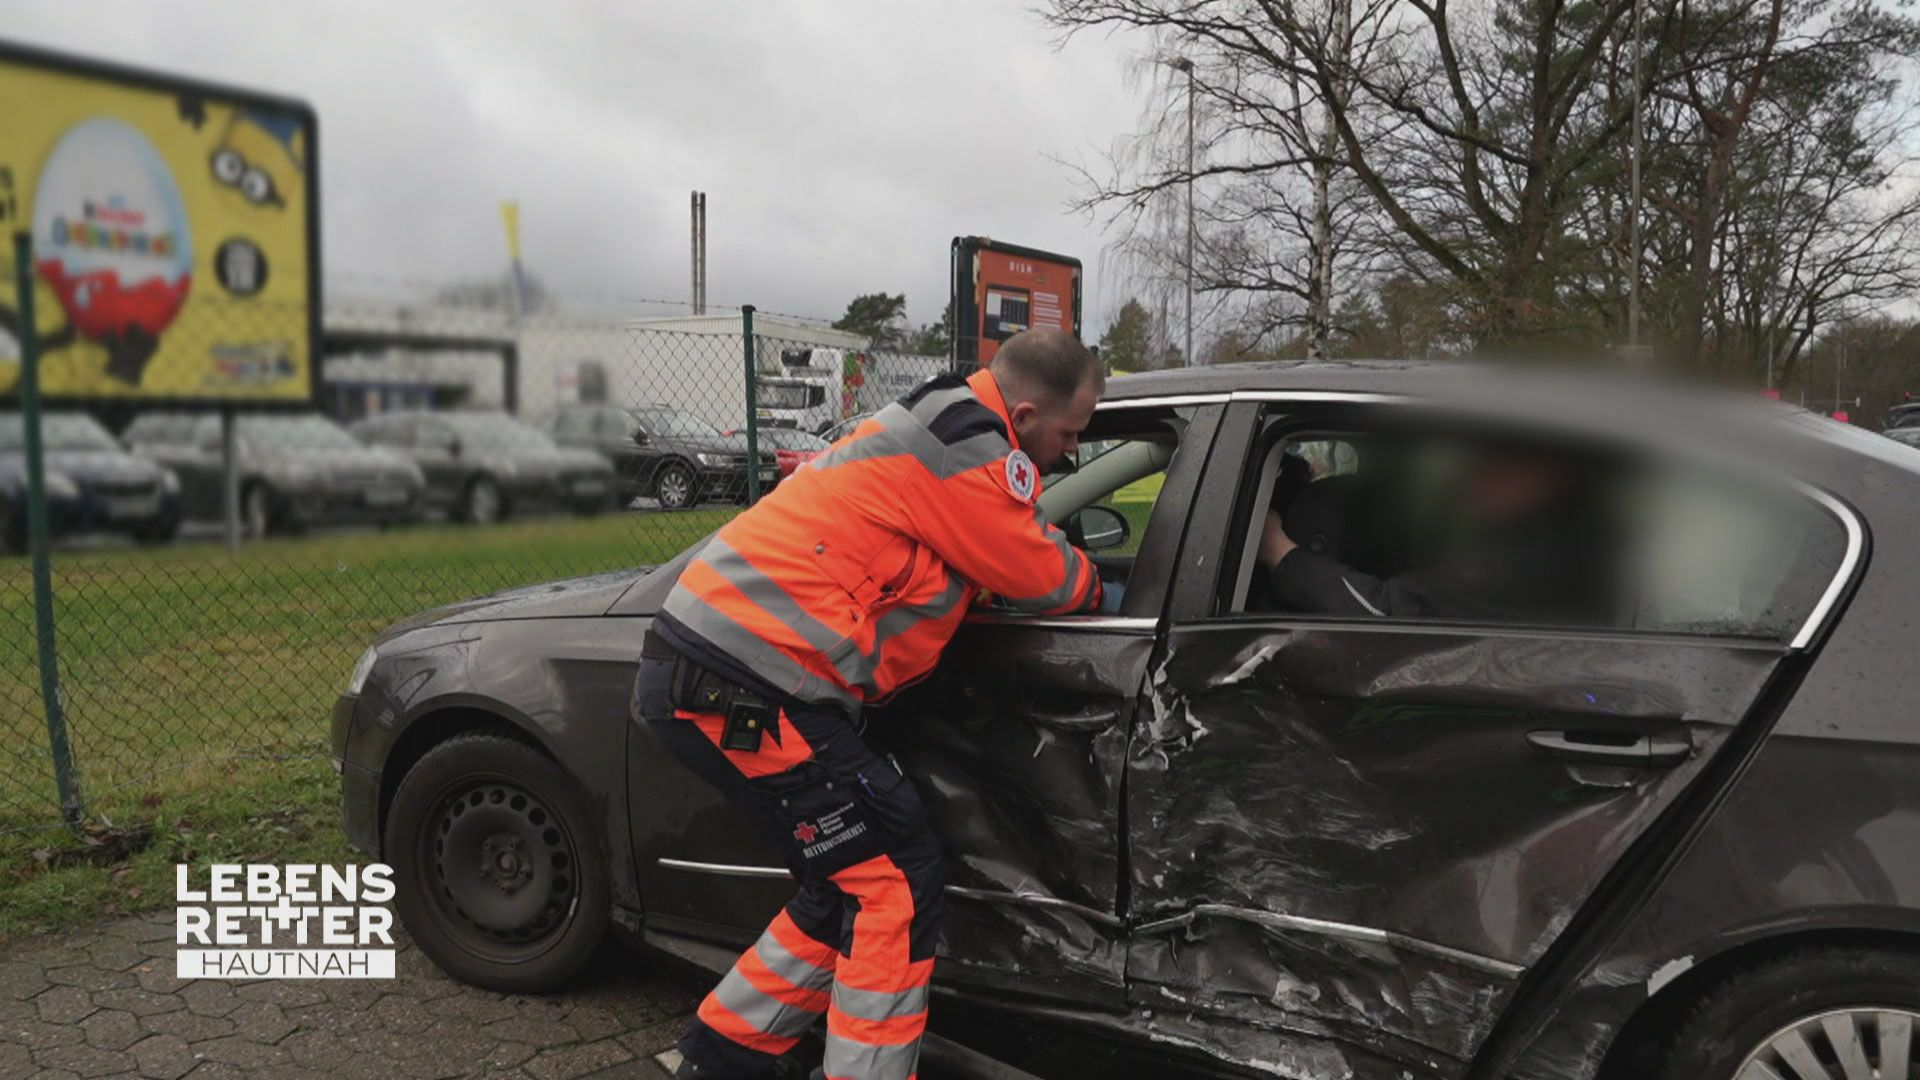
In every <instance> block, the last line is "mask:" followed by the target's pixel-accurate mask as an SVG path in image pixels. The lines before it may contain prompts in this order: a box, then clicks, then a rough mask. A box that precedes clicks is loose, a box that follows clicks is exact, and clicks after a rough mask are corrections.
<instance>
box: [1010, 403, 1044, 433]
mask: <svg viewBox="0 0 1920 1080" xmlns="http://www.w3.org/2000/svg"><path fill="white" fill-rule="evenodd" d="M1039 411H1040V407H1039V406H1038V405H1035V404H1034V403H1033V402H1031V401H1022V402H1018V403H1016V404H1015V405H1014V406H1013V408H1011V409H1008V410H1007V419H1008V420H1009V421H1011V422H1012V424H1013V426H1014V427H1023V426H1025V425H1026V424H1027V423H1029V422H1031V421H1032V420H1033V414H1034V413H1037V412H1039Z"/></svg>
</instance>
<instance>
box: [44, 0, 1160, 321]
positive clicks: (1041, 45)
mask: <svg viewBox="0 0 1920 1080" xmlns="http://www.w3.org/2000/svg"><path fill="white" fill-rule="evenodd" d="M536 12H537V13H536ZM8 22H9V31H8V32H9V34H10V35H12V36H15V37H17V38H18V39H21V40H25V41H29V42H32V43H35V44H41V45H45V46H48V47H52V48H58V49H63V50H68V51H73V52H83V53H87V54H90V55H95V56H101V57H105V58H109V59H114V60H120V61H123V62H127V63H132V64H137V65H141V66H146V67H154V68H160V69H164V70H168V71H172V72H178V73H181V74H188V75H193V76H197V77H200V78H204V79H209V80H213V81H219V82H229V83H236V84H240V85H246V86H253V87H258V88H261V89H267V90H273V91H276V92H281V93H286V94H291V95H294V96H298V97H302V98H305V99H306V100H308V101H310V102H311V103H312V104H313V105H314V107H315V108H316V109H317V110H318V112H319V114H320V123H321V169H322V176H321V189H322V194H323V200H324V202H323V219H324V251H325V257H326V266H327V269H328V272H329V274H330V275H334V274H377V275H383V276H389V277H396V278H419V279H430V280H436V281H437V280H450V279H454V278H460V277H471V276H473V275H474V274H476V273H478V272H488V271H491V270H493V269H494V268H498V267H501V266H503V264H504V261H505V244H504V241H503V239H502V234H501V227H500V221H499V213H498V203H499V200H500V199H501V198H505V197H513V198H517V199H519V201H520V203H521V220H522V233H523V237H524V245H525V252H526V258H527V261H528V263H529V265H530V266H531V267H532V268H533V269H534V270H535V271H536V272H537V273H538V274H539V275H540V276H541V277H543V278H544V279H545V280H547V281H548V282H549V283H550V284H552V285H553V286H554V287H556V288H558V289H560V290H562V291H573V292H581V291H586V292H596V293H604V294H612V295H621V296H643V297H658V298H665V299H681V298H684V297H685V296H686V295H687V290H688V285H687V269H686V264H687V192H688V191H689V190H690V189H693V188H699V189H701V190H704V191H706V192H707V193H708V204H709V211H708V213H709V219H710V221H709V239H708V261H709V279H710V287H709V293H710V296H711V299H712V300H713V301H714V302H716V303H728V304H738V303H743V302H751V303H755V304H758V305H760V306H762V307H764V308H767V309H771V310H779V311H789V312H795V313H801V314H809V315H823V316H832V315H837V314H838V313H839V311H840V310H841V308H842V307H843V306H844V305H845V303H846V300H847V299H848V298H849V297H850V296H852V295H853V294H854V293H856V292H868V291H874V290H878V289H886V290H888V291H901V290H904V291H905V292H906V293H907V296H908V300H909V314H910V316H911V318H912V319H913V320H914V321H915V322H924V321H928V320H931V319H933V318H935V317H937V316H938V314H939V312H940V308H941V305H942V304H943V303H944V302H945V299H946V294H947V266H946V258H947V244H948V241H949V240H950V239H951V238H952V237H953V236H954V235H955V234H957V233H974V232H977V233H984V234H987V235H992V236H996V237H1001V238H1005V239H1009V240H1015V241H1018V242H1021V243H1026V244H1029V245H1032V246H1035V247H1042V248H1051V249H1055V250H1060V251H1064V252H1068V253H1072V254H1076V255H1078V256H1080V257H1081V258H1082V259H1083V260H1084V261H1085V262H1086V265H1087V267H1088V270H1089V275H1090V278H1091V279H1092V280H1091V281H1090V283H1089V284H1090V289H1089V292H1088V303H1087V321H1088V327H1089V330H1092V329H1093V328H1094V327H1096V326H1098V325H1100V324H1101V323H1103V322H1104V315H1105V311H1104V308H1105V307H1106V306H1107V305H1108V303H1109V301H1110V296H1111V295H1112V293H1113V290H1112V289H1111V288H1110V287H1108V288H1103V285H1104V283H1103V282H1101V281H1100V280H1099V253H1100V246H1101V243H1102V236H1101V233H1100V231H1099V228H1098V225H1097V223H1089V222H1087V221H1085V220H1083V219H1082V218H1080V217H1078V216H1075V215H1072V214H1069V213H1068V212H1067V210H1066V204H1067V202H1068V200H1069V199H1070V198H1071V197H1072V195H1073V193H1074V189H1073V185H1072V179H1071V177H1070V176H1069V174H1068V172H1067V170H1065V169H1063V168H1062V167H1061V166H1059V165H1057V164H1056V163H1054V162H1053V161H1052V160H1050V157H1049V156H1050V155H1065V156H1069V157H1079V156H1083V155H1090V154H1094V153H1097V152H1098V151H1099V150H1100V149H1102V148H1104V147H1106V146H1107V145H1109V143H1110V142H1111V141H1112V140H1113V139H1114V138H1115V137H1116V136H1118V135H1120V134H1122V133H1123V132H1125V131H1127V130H1130V129H1131V128H1132V127H1133V125H1134V124H1135V123H1136V121H1137V119H1138V112H1139V103H1138V98H1137V96H1136V94H1135V91H1134V89H1133V88H1132V87H1130V86H1129V85H1127V84H1126V83H1125V82H1124V80H1123V76H1122V61H1123V58H1124V55H1125V51H1126V43H1124V42H1120V41H1111V40H1100V39H1097V38H1087V39H1082V40H1076V41H1075V42H1073V43H1072V44H1071V45H1069V46H1068V47H1066V48H1064V49H1060V50H1058V51H1056V49H1055V47H1054V44H1053V42H1052V41H1051V39H1050V38H1049V36H1048V33H1047V31H1046V30H1045V29H1044V28H1043V27H1041V26H1040V24H1039V23H1038V21H1037V20H1036V19H1035V18H1034V17H1033V15H1032V14H1031V13H1030V11H1029V10H1027V9H1026V8H1024V7H1021V6H1016V5H1013V4H1007V3H998V2H995V3H967V4H950V3H937V2H915V3H907V2H902V0H834V2H831V3H829V2H817V3H815V2H799V0H795V2H789V3H781V4H774V3H753V2H746V0H686V2H678V3H671V4H668V3H637V2H636V3H616V2H612V0H607V2H602V3H585V2H575V3H545V4H540V5H520V4H513V5H509V4H504V3H498V2H484V3H465V4H454V3H414V2H396V0H388V2H385V3H372V2H364V0H355V2H339V3H336V2H329V3H326V4H275V3H261V2H259V0H252V2H249V3H238V2H226V0H222V2H202V3H194V4H164V5H161V4H151V3H144V2H140V0H129V2H122V3H89V4H84V5H81V4H54V3H48V4H39V5H16V6H15V7H14V8H13V10H12V11H11V13H10V16H9V20H8Z"/></svg>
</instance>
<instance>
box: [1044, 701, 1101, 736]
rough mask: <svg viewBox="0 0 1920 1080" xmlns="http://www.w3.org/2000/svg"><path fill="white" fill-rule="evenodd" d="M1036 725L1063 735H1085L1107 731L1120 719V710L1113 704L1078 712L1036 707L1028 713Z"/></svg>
mask: <svg viewBox="0 0 1920 1080" xmlns="http://www.w3.org/2000/svg"><path fill="white" fill-rule="evenodd" d="M1027 719H1029V720H1032V721H1033V723H1034V726H1036V727H1043V728H1046V729H1047V730H1048V731H1057V732H1059V733H1060V734H1062V735H1085V734H1088V733H1090V732H1095V731H1105V730H1106V729H1107V728H1109V727H1112V726H1113V723H1114V721H1116V720H1118V719H1120V710H1119V709H1116V708H1113V707H1111V706H1094V707H1092V708H1087V709H1080V710H1078V711H1076V712H1051V711H1048V710H1045V709H1035V710H1033V711H1032V712H1030V713H1028V714H1027Z"/></svg>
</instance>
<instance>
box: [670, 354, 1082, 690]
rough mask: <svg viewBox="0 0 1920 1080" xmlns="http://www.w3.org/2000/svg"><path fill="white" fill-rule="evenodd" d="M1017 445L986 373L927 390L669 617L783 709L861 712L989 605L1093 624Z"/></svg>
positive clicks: (682, 596)
mask: <svg viewBox="0 0 1920 1080" xmlns="http://www.w3.org/2000/svg"><path fill="white" fill-rule="evenodd" d="M1013 440H1014V436H1013V433H1012V428H1011V425H1010V424H1009V423H1008V421H1007V408H1006V404H1005V402H1004V401H1003V400H1002V399H1001V396H1000V390H999V387H998V386H997V385H996V384H995V382H994V380H993V376H992V374H991V373H990V372H989V371H987V370H984V369H983V370H981V371H978V372H975V373H974V374H973V375H972V376H971V377H969V378H966V379H964V380H963V379H961V378H959V377H958V376H943V377H941V378H938V379H935V380H933V381H931V382H928V383H924V384H922V385H921V386H919V387H917V388H915V389H914V391H913V392H912V393H910V394H908V395H907V396H906V397H904V398H901V399H900V400H899V401H898V402H895V403H894V404H892V405H889V406H887V407H886V408H885V409H883V410H881V411H880V412H878V413H876V414H875V415H874V416H873V417H871V418H870V419H868V420H866V421H865V422H863V423H861V424H860V426H859V427H858V428H857V429H856V430H855V431H854V432H853V433H852V434H851V435H849V436H847V437H846V438H844V439H842V440H841V441H839V442H838V443H835V444H834V445H833V447H832V448H830V449H829V450H827V451H826V452H825V453H823V454H821V455H820V456H819V457H817V458H815V459H813V460H812V461H810V462H808V463H807V464H805V465H804V466H802V467H801V468H800V469H798V470H796V471H795V472H794V474H793V475H792V476H791V477H789V478H788V479H787V480H785V481H784V482H782V483H781V484H780V486H779V487H777V488H775V489H774V490H773V492H772V493H771V494H769V495H768V496H767V497H766V498H764V499H762V500H761V501H760V502H759V503H758V504H756V505H755V506H753V507H752V508H751V509H749V510H747V511H746V512H744V513H742V514H741V515H740V516H739V517H737V518H735V519H734V520H733V521H731V522H729V523H728V524H727V525H726V526H725V527H723V528H722V529H721V530H720V531H719V533H718V534H716V535H715V537H714V538H713V539H712V540H711V541H709V542H708V544H707V546H706V547H704V548H702V549H701V550H700V552H699V553H698V554H697V555H695V556H694V558H693V560H692V561H691V562H690V563H688V564H687V567H686V569H685V570H684V571H683V572H682V573H681V575H680V579H679V581H678V582H677V583H676V584H675V586H674V589H673V592H672V594H671V595H669V596H668V598H667V601H666V604H665V607H664V613H665V615H666V616H667V617H668V618H670V619H671V620H673V621H674V622H675V623H677V624H678V625H679V626H681V627H684V628H685V629H687V630H689V631H691V632H692V633H694V634H696V635H698V636H699V637H700V638H701V639H703V640H704V641H706V642H708V643H711V644H712V645H713V646H714V647H715V648H717V649H719V650H721V651H722V652H724V653H726V654H727V655H728V656H729V657H731V658H732V659H734V660H736V661H738V662H739V663H740V664H741V665H742V666H744V667H745V668H747V669H749V670H751V671H753V672H754V673H755V674H756V675H758V676H760V677H761V679H763V680H764V681H765V682H767V683H768V684H769V685H771V686H773V687H775V688H778V689H780V690H781V691H782V692H783V693H786V694H789V695H791V696H793V697H796V698H799V699H801V700H805V701H832V702H839V703H843V704H855V703H859V702H865V701H873V700H876V699H879V698H883V697H885V696H886V695H887V694H889V693H891V692H892V691H893V690H895V689H897V688H898V687H900V686H903V685H905V684H907V683H910V682H912V681H913V680H915V679H918V678H919V677H920V676H922V675H924V674H926V673H927V671H929V670H931V669H932V667H933V665H934V664H935V663H936V662H937V661H938V660H939V658H940V652H941V650H942V649H944V648H945V647H946V644H947V642H948V641H949V640H951V639H952V637H953V634H954V632H955V630H957V629H958V628H959V625H960V621H961V619H962V618H963V617H964V616H965V614H966V610H967V607H968V606H969V605H970V604H971V603H972V602H973V600H974V598H975V597H976V596H977V595H978V594H979V593H980V591H981V590H985V591H987V592H991V593H993V594H995V595H996V596H997V597H998V598H999V600H1000V601H1001V602H1002V603H1004V604H1007V605H1010V606H1012V607H1015V608H1019V609H1021V610H1026V611H1035V612H1042V613H1053V614H1057V613H1064V612H1072V611H1090V610H1096V609H1098V608H1099V606H1100V600H1101V590H1100V576H1099V574H1098V572H1097V571H1096V570H1095V568H1094V566H1093V564H1092V563H1091V562H1090V561H1089V560H1088V559H1087V557H1086V555H1085V554H1084V553H1082V552H1080V551H1079V550H1077V549H1075V548H1074V547H1073V546H1072V545H1070V544H1069V543H1067V538H1066V536H1065V534H1064V533H1062V532H1061V531H1060V530H1059V529H1057V528H1054V527H1053V526H1051V525H1048V524H1046V523H1045V521H1044V520H1043V519H1042V517H1041V513H1040V510H1039V507H1038V506H1037V505H1036V502H1035V500H1036V499H1037V498H1038V496H1039V494H1040V481H1039V477H1038V475H1037V470H1036V469H1035V467H1034V464H1033V462H1032V461H1030V460H1028V459H1027V456H1026V455H1025V454H1024V453H1021V452H1019V448H1018V447H1017V446H1016V445H1015V443H1014V441H1013Z"/></svg>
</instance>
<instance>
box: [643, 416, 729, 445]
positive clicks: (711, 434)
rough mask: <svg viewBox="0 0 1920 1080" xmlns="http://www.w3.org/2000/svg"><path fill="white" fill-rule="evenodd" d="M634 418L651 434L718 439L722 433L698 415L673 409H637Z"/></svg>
mask: <svg viewBox="0 0 1920 1080" xmlns="http://www.w3.org/2000/svg"><path fill="white" fill-rule="evenodd" d="M633 418H634V419H636V420H638V421H640V423H641V426H643V427H645V428H646V429H647V431H648V433H649V434H653V435H684V436H691V437H693V438H701V439H717V438H720V433H719V432H718V431H716V430H714V428H713V425H711V424H709V423H707V422H706V421H705V420H702V419H700V418H699V417H697V416H689V415H688V414H686V413H683V412H676V411H674V410H672V409H635V410H634V411H633Z"/></svg>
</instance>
